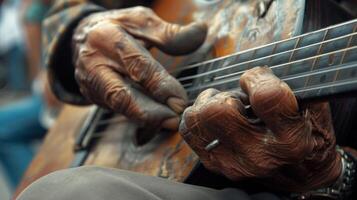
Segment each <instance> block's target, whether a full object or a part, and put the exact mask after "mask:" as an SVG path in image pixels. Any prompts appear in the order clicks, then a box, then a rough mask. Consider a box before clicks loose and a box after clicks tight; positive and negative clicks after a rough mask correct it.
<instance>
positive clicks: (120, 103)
mask: <svg viewBox="0 0 357 200" xmlns="http://www.w3.org/2000/svg"><path fill="white" fill-rule="evenodd" d="M104 90H105V93H104V97H103V98H104V102H105V104H106V105H107V106H108V107H109V108H111V109H113V110H115V111H116V112H119V113H122V114H127V113H128V111H129V110H130V105H131V103H132V102H131V101H132V100H131V98H130V92H129V90H128V88H127V87H125V86H118V85H113V84H110V83H109V84H107V86H106V87H104Z"/></svg>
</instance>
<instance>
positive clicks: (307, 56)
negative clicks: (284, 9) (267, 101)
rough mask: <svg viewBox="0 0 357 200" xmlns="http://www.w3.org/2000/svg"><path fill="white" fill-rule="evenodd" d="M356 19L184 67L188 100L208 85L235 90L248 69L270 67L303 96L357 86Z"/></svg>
mask: <svg viewBox="0 0 357 200" xmlns="http://www.w3.org/2000/svg"><path fill="white" fill-rule="evenodd" d="M356 30H357V19H355V20H352V21H349V22H346V23H343V24H338V25H335V26H331V27H328V28H325V29H321V30H318V31H315V32H311V33H307V34H304V35H300V36H297V37H293V38H291V39H287V40H283V41H278V42H274V43H271V44H268V45H265V46H261V47H257V48H254V49H250V50H246V51H243V52H239V53H235V54H232V55H228V56H225V57H221V58H217V59H214V60H209V61H205V62H202V63H197V64H194V65H190V66H186V67H183V70H182V71H186V70H192V69H194V68H199V69H200V70H199V71H203V73H198V74H196V75H192V76H185V77H181V78H179V81H180V82H181V83H182V84H183V86H184V87H185V89H186V91H187V92H188V95H189V99H190V100H191V101H192V100H194V99H195V98H196V97H197V95H198V94H199V93H200V92H202V91H203V90H205V89H207V88H216V89H220V90H224V91H227V90H233V89H236V88H237V87H239V85H238V81H239V78H240V76H241V75H242V74H243V73H244V71H245V70H247V69H250V68H252V67H255V66H264V65H267V66H269V67H270V68H271V69H272V70H273V72H274V74H275V75H277V76H278V77H279V78H281V79H282V80H284V81H285V82H287V84H288V85H289V86H290V87H291V89H292V90H293V91H294V93H295V94H296V96H298V97H299V98H301V99H309V98H316V97H326V96H330V95H335V94H340V93H346V92H352V91H356V90H357V36H356V34H357V33H356ZM212 69H213V70H212Z"/></svg>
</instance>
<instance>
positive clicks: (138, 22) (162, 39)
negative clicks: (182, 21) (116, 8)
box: [117, 7, 207, 55]
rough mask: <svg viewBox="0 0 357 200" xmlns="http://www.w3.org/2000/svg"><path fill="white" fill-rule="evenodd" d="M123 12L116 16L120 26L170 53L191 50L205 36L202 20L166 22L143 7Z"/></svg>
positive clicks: (149, 44)
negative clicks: (179, 22) (185, 23)
mask: <svg viewBox="0 0 357 200" xmlns="http://www.w3.org/2000/svg"><path fill="white" fill-rule="evenodd" d="M125 12H129V13H126V14H123V13H120V17H119V16H118V17H117V20H118V21H119V22H120V25H121V27H122V28H124V29H125V30H126V31H127V32H129V33H130V34H131V35H132V36H134V37H135V38H137V39H140V40H142V41H143V42H144V43H145V45H146V46H155V47H158V48H159V49H160V50H161V51H163V52H165V53H168V54H171V55H182V54H187V53H190V52H193V51H195V50H197V49H198V48H199V47H200V46H201V45H202V44H203V42H204V40H205V38H206V34H207V25H206V24H205V23H203V22H193V23H191V24H188V25H186V26H180V25H178V24H172V23H168V22H166V21H164V20H162V19H161V18H160V17H158V16H157V15H156V14H155V13H154V12H153V11H152V10H151V9H149V8H144V7H135V8H132V9H128V10H126V11H125Z"/></svg>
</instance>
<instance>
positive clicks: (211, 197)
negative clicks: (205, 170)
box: [18, 167, 278, 200]
mask: <svg viewBox="0 0 357 200" xmlns="http://www.w3.org/2000/svg"><path fill="white" fill-rule="evenodd" d="M25 199H26V200H35V199H36V200H42V199H48V200H59V199H61V200H67V199H78V200H82V199H83V200H84V199H85V200H97V199H113V200H115V199H123V200H126V199H128V200H129V199H130V200H136V199H146V200H160V199H165V200H179V199H180V200H181V199H185V200H198V199H207V200H221V199H225V200H230V199H232V200H233V199H234V200H250V199H267V200H268V199H278V198H277V197H275V196H274V195H271V194H259V195H256V196H249V195H248V194H246V193H245V192H244V191H242V190H239V189H233V188H230V189H224V190H214V189H210V188H205V187H200V186H194V185H188V184H183V183H177V182H173V181H169V180H167V179H163V178H158V177H151V176H144V175H141V174H137V173H132V172H128V171H123V170H117V169H109V168H101V167H80V168H73V169H67V170H61V171H57V172H55V173H52V174H49V175H47V176H45V177H43V178H41V179H39V180H38V181H36V182H34V183H33V184H32V185H30V186H29V187H28V188H27V189H26V190H25V191H24V192H23V193H22V194H21V195H20V196H19V198H18V200H25Z"/></svg>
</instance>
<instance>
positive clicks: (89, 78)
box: [73, 7, 207, 130]
mask: <svg viewBox="0 0 357 200" xmlns="http://www.w3.org/2000/svg"><path fill="white" fill-rule="evenodd" d="M206 32H207V27H206V25H205V24H201V23H192V24H189V25H187V26H179V25H176V24H170V23H167V22H165V21H163V20H161V19H160V18H159V17H158V16H156V15H155V14H154V12H153V11H151V10H150V9H149V8H144V7H134V8H128V9H121V10H114V11H106V12H100V13H96V14H92V15H90V16H88V17H87V18H85V19H83V20H82V21H81V22H80V24H79V26H78V27H77V29H76V31H75V34H74V36H73V46H74V49H75V51H74V56H73V57H74V63H75V78H76V80H77V82H78V84H79V86H80V91H81V93H82V94H83V95H84V96H85V97H86V98H87V99H89V100H90V101H92V102H93V103H96V104H98V105H100V106H103V107H106V108H109V109H111V110H114V111H116V112H119V113H122V114H124V115H126V116H127V117H129V118H131V119H133V120H135V121H137V122H138V123H139V124H141V125H143V126H151V128H153V127H155V128H158V127H160V126H162V127H163V128H168V129H172V130H177V128H178V121H179V120H178V119H179V117H178V114H180V113H181V112H182V111H183V109H184V108H185V106H186V102H187V95H186V93H185V90H184V89H183V87H182V86H181V85H180V83H179V82H178V81H177V80H176V79H175V78H174V77H172V76H171V75H170V74H168V72H167V71H166V70H165V68H164V67H163V66H161V65H160V63H158V62H157V61H156V60H155V59H153V58H152V56H151V55H150V53H149V52H148V50H147V49H146V48H150V47H152V46H155V47H158V48H159V49H160V50H162V51H164V52H166V53H169V54H172V55H181V54H187V53H190V52H192V51H194V50H196V49H197V48H198V47H199V46H200V45H201V44H202V43H203V42H204V40H205V37H206ZM187 40H189V41H190V42H189V43H187V42H186V43H185V42H184V41H187ZM142 91H145V94H144V93H143V92H142Z"/></svg>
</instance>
